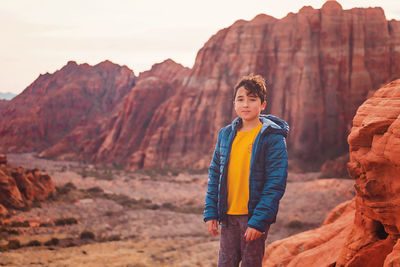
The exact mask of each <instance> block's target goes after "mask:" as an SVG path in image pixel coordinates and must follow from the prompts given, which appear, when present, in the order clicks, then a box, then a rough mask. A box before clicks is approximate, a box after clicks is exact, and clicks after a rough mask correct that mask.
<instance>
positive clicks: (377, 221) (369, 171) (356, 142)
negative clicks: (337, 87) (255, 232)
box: [264, 80, 400, 267]
mask: <svg viewBox="0 0 400 267" xmlns="http://www.w3.org/2000/svg"><path fill="white" fill-rule="evenodd" d="M348 142H349V145H350V162H349V163H348V170H349V173H350V175H351V177H352V178H353V179H355V186H354V187H355V189H356V197H355V198H354V200H353V201H352V203H354V204H351V205H352V206H354V208H352V209H353V211H354V215H352V218H354V220H353V219H352V218H350V219H346V218H347V217H346V216H347V215H346V213H345V212H343V213H342V212H340V211H339V212H338V213H336V211H338V210H340V209H342V208H343V205H346V204H343V205H342V206H339V207H337V208H336V209H334V210H333V211H332V212H331V213H330V215H329V216H328V218H327V219H326V221H325V223H324V225H323V226H322V227H321V228H319V229H315V230H312V231H309V232H305V233H301V234H299V235H296V236H293V237H289V238H288V239H285V240H280V241H277V242H275V243H272V244H271V245H270V246H269V247H268V248H267V249H266V252H268V253H267V257H266V258H265V259H264V260H265V262H264V266H270V265H269V264H270V262H276V263H279V261H280V258H282V259H283V261H284V262H282V263H284V264H285V266H286V265H287V266H310V265H309V263H310V262H315V261H318V262H319V264H318V266H354V267H355V266H398V265H399V264H400V251H399V249H400V241H399V237H400V216H399V214H400V206H399V200H400V197H399V196H400V175H399V173H400V167H399V166H400V157H399V155H400V80H396V81H394V82H391V83H389V84H387V85H386V86H384V87H382V88H381V89H379V90H378V91H377V92H376V93H375V94H374V95H373V96H372V97H371V98H369V99H368V100H367V101H365V102H364V103H363V104H362V105H361V106H360V108H359V109H358V110H357V114H356V116H355V117H354V119H353V128H352V130H351V133H350V135H349V137H348ZM341 207H342V208H341ZM347 209H348V208H346V210H347ZM349 211H350V210H349ZM337 216H339V218H337V219H334V217H337ZM344 220H348V221H347V222H346V223H345V225H347V226H345V227H343V224H342V223H341V222H342V221H344ZM328 225H330V228H332V229H335V231H340V233H339V232H337V234H335V236H331V238H327V235H328V233H329V231H330V230H329V231H328V230H326V229H327V228H326V227H327V226H328ZM340 229H342V230H340ZM342 233H343V234H342ZM316 242H318V243H316ZM287 247H291V248H293V249H289V252H288V251H286V250H285V248H287ZM300 248H301V249H300ZM329 248H330V249H329ZM338 248H341V249H338ZM327 249H328V250H327ZM285 253H286V254H285ZM327 253H328V254H327ZM327 255H329V257H327ZM333 264H336V265H333ZM271 266H273V265H271ZM274 266H275V265H274Z"/></svg>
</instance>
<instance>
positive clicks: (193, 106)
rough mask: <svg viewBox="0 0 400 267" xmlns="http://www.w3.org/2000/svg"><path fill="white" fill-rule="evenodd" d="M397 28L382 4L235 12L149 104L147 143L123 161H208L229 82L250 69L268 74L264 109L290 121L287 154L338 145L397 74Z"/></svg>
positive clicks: (228, 113) (227, 113) (224, 116)
mask: <svg viewBox="0 0 400 267" xmlns="http://www.w3.org/2000/svg"><path fill="white" fill-rule="evenodd" d="M389 25H390V27H389ZM389 29H390V31H389ZM399 29H400V24H399V23H398V22H395V21H392V22H390V23H388V22H387V21H386V19H385V15H384V13H383V10H382V9H381V8H368V9H351V10H342V8H341V6H340V5H339V4H338V3H337V2H331V1H329V2H327V3H326V4H325V5H324V6H323V7H322V9H320V10H318V9H313V8H311V7H305V8H302V9H301V10H300V11H299V13H298V14H292V13H291V14H289V15H288V16H286V17H285V18H283V19H281V20H277V19H274V18H272V17H270V16H267V15H259V16H257V17H255V18H254V19H253V20H252V21H249V22H247V21H237V22H236V23H234V24H233V25H232V26H230V27H228V28H225V29H223V30H221V31H219V32H218V33H217V34H215V35H214V36H212V37H211V38H210V40H209V41H208V42H207V43H206V44H205V45H204V47H203V48H201V49H200V51H199V52H198V54H197V57H196V61H195V64H194V66H193V69H192V71H191V73H190V76H189V77H188V78H187V79H185V81H184V82H183V84H182V87H180V88H178V89H177V93H176V94H175V95H174V96H173V97H171V98H170V99H168V100H167V101H165V102H164V103H163V104H162V105H160V106H159V108H158V109H157V110H156V111H155V115H154V117H156V118H157V120H156V119H154V120H153V121H152V122H151V126H152V128H153V129H154V130H152V131H151V132H148V134H150V133H151V135H146V136H145V138H144V140H143V142H144V143H146V144H147V145H145V146H140V150H139V151H137V152H136V153H135V154H134V156H133V160H132V161H131V163H130V164H129V165H128V168H130V169H134V168H137V167H140V166H144V167H147V168H151V167H156V166H168V165H170V166H186V167H199V168H200V167H207V165H208V164H209V161H210V155H211V151H212V149H213V146H214V144H215V141H216V134H217V132H218V130H219V129H220V128H221V127H222V126H223V125H226V124H227V123H230V122H231V120H232V118H233V116H234V111H233V108H232V103H231V100H232V88H233V87H234V85H235V82H236V81H237V79H238V78H239V77H241V76H242V75H245V74H248V73H250V72H254V73H260V74H262V75H264V76H265V77H266V78H267V81H268V88H269V92H270V94H269V99H268V101H267V102H268V105H267V107H268V108H267V110H268V112H269V113H271V114H274V115H278V116H280V117H282V118H284V119H286V120H287V121H288V122H289V124H290V126H291V129H292V131H291V133H290V135H289V139H288V147H289V150H290V154H291V155H292V157H302V158H306V159H307V158H308V159H313V160H315V159H316V158H317V159H319V158H321V159H324V158H327V157H328V158H329V157H330V156H333V155H337V154H339V153H340V154H342V153H343V152H345V151H346V150H347V143H346V137H347V135H348V133H349V130H350V125H351V119H352V118H353V116H354V114H355V111H356V109H357V107H358V106H359V105H360V104H361V103H362V102H363V101H364V100H365V99H366V97H367V95H368V93H369V92H370V91H373V90H374V89H375V88H378V87H379V86H380V85H381V84H382V83H385V82H387V81H389V80H390V79H393V77H396V76H397V77H398V76H400V69H398V67H397V65H396V64H397V63H393V62H397V61H399V60H400V57H399V56H400V55H399V53H398V51H399V48H400V46H399V41H400V35H398V32H399ZM204 144H206V145H204ZM137 159H140V160H137Z"/></svg>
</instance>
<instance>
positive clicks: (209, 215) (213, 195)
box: [204, 129, 222, 222]
mask: <svg viewBox="0 0 400 267" xmlns="http://www.w3.org/2000/svg"><path fill="white" fill-rule="evenodd" d="M221 133H222V129H221V130H220V131H219V133H218V140H217V144H216V146H215V149H214V154H213V157H212V160H211V163H210V167H209V169H208V183H207V193H206V199H205V205H204V221H205V222H206V221H209V220H213V219H218V207H217V205H218V187H219V177H220V151H219V149H220V143H221Z"/></svg>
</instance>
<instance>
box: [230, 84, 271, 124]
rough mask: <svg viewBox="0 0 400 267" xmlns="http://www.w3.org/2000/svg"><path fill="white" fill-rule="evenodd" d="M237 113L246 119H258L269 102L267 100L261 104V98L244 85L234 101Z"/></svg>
mask: <svg viewBox="0 0 400 267" xmlns="http://www.w3.org/2000/svg"><path fill="white" fill-rule="evenodd" d="M233 104H234V107H235V111H236V114H237V115H238V116H239V117H241V118H242V120H244V121H254V120H258V117H259V116H260V112H261V111H262V110H263V109H264V108H265V105H266V104H267V103H266V102H265V101H264V102H263V103H262V104H261V99H260V98H259V97H258V96H256V95H253V94H251V93H250V91H247V90H246V89H245V88H244V87H240V88H239V89H238V90H237V92H236V97H235V101H234V102H233Z"/></svg>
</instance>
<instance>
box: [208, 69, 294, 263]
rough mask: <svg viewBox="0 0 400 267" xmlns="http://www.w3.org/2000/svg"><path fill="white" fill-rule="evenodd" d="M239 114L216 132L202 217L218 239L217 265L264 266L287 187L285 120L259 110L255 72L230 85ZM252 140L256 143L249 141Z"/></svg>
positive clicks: (262, 100)
mask: <svg viewBox="0 0 400 267" xmlns="http://www.w3.org/2000/svg"><path fill="white" fill-rule="evenodd" d="M233 98H234V101H233V104H234V108H235V111H236V114H237V115H238V117H237V118H235V119H234V120H233V122H232V124H230V125H227V126H225V127H224V128H222V129H221V130H220V131H219V133H218V141H217V145H216V147H215V151H214V154H213V158H212V161H211V164H210V168H209V179H208V184H207V193H206V198H205V208H204V221H205V222H206V225H207V227H208V231H209V232H210V234H211V235H213V236H215V235H217V234H218V224H217V221H218V222H219V224H220V225H221V240H220V250H219V260H218V267H237V266H239V262H240V261H242V265H241V266H242V267H256V266H262V259H263V257H264V250H265V240H266V238H267V234H268V230H269V227H270V225H271V224H272V223H274V222H275V221H276V214H277V212H278V206H279V200H280V199H281V198H282V196H283V193H284V192H285V188H286V177H287V151H286V142H285V138H286V137H287V134H288V132H289V126H288V124H287V123H286V122H285V121H283V120H281V119H279V118H277V117H275V116H272V115H264V114H261V115H260V113H261V111H262V110H263V109H264V108H265V106H266V86H265V81H264V79H263V78H262V77H261V76H259V75H252V74H250V75H248V76H245V77H243V78H242V79H241V80H240V81H239V82H238V83H237V85H236V86H235V88H234V97H233ZM253 144H254V145H253Z"/></svg>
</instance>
